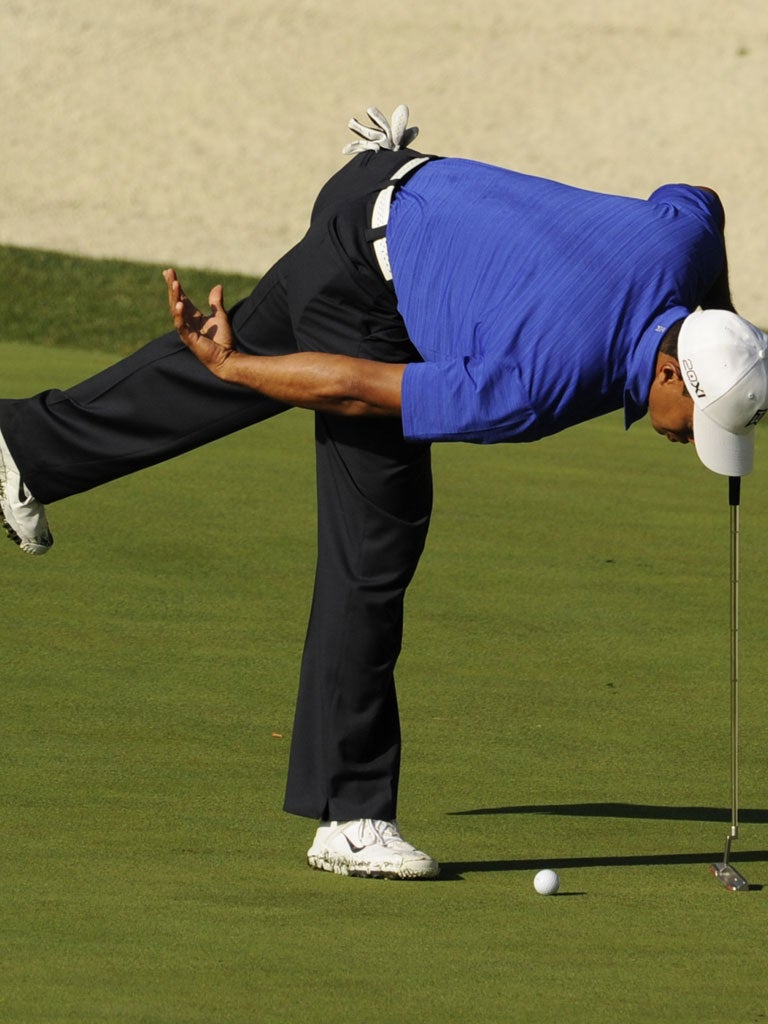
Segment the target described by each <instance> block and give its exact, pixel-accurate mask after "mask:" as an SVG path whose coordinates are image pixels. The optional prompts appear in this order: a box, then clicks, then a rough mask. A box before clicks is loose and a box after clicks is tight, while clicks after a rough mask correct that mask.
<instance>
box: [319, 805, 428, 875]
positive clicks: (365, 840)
mask: <svg viewBox="0 0 768 1024" xmlns="http://www.w3.org/2000/svg"><path fill="white" fill-rule="evenodd" d="M307 861H308V862H309V864H310V865H311V866H312V867H313V868H318V870H320V871H333V872H334V873H335V874H337V875H355V876H357V877H360V878H402V879H418V878H436V877H437V875H438V874H439V872H440V865H439V864H438V863H437V861H435V860H433V859H432V858H431V857H430V856H429V855H428V854H426V853H422V851H421V850H417V849H416V847H414V846H411V844H410V843H407V842H406V841H405V840H404V839H403V837H402V836H401V835H400V833H399V831H398V828H397V822H396V821H378V820H376V819H374V818H359V819H357V820H355V821H326V822H323V823H322V824H321V825H320V827H319V828H318V830H317V833H316V835H315V841H314V842H313V843H312V846H311V847H310V849H309V851H308V853H307Z"/></svg>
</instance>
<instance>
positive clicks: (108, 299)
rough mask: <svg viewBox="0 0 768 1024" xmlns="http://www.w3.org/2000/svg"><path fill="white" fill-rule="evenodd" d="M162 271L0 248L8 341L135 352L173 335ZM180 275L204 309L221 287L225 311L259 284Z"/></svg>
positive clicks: (192, 271) (205, 273) (206, 274)
mask: <svg viewBox="0 0 768 1024" xmlns="http://www.w3.org/2000/svg"><path fill="white" fill-rule="evenodd" d="M162 269H163V268H162V267H160V266H154V265H152V264H148V263H129V262H127V261H125V260H95V259H89V258H87V257H84V256H70V255H67V254H64V253H56V252H43V251H40V250H37V249H18V248H15V247H13V246H0V302H2V308H3V338H5V339H14V338H17V339H20V340H23V341H25V342H35V343H37V344H42V345H46V346H51V347H57V348H58V347H60V346H64V347H67V348H81V349H98V350H101V351H104V352H110V353H117V354H123V353H125V352H128V351H131V350H132V349H134V348H136V347H137V346H138V345H139V344H141V343H143V342H144V341H146V340H147V339H149V338H154V337H157V336H158V335H160V334H164V333H165V332H166V331H168V330H169V329H170V321H169V317H168V300H167V298H166V290H165V282H164V281H163V279H162V276H161V271H162ZM177 269H178V270H179V275H180V277H181V280H182V282H183V284H184V288H185V289H186V291H187V292H188V293H189V295H191V296H193V298H194V299H195V301H196V302H197V303H198V305H200V306H203V305H204V303H205V302H206V300H207V298H208V292H209V291H210V289H211V286H212V285H214V284H217V283H219V282H221V283H223V284H224V295H225V299H226V301H227V304H228V305H229V304H231V303H233V302H234V301H236V300H237V299H239V298H242V297H243V296H244V295H247V294H248V293H249V292H250V291H251V289H252V288H253V285H254V281H253V279H252V278H248V277H244V276H242V275H240V274H231V273H228V274H221V273H219V272H218V271H209V270H200V269H196V268H177Z"/></svg>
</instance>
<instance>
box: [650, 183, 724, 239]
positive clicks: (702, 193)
mask: <svg viewBox="0 0 768 1024" xmlns="http://www.w3.org/2000/svg"><path fill="white" fill-rule="evenodd" d="M648 202H650V203H658V204H660V205H668V206H671V207H673V208H674V209H676V210H683V211H685V212H686V213H693V214H695V215H697V216H699V217H703V218H705V219H706V220H707V221H709V222H710V223H711V224H713V225H714V227H716V228H717V230H718V231H722V230H723V228H724V227H725V210H724V209H723V204H722V203H721V202H720V197H719V196H718V195H717V193H716V192H713V191H711V190H710V189H708V188H703V187H701V186H698V185H696V186H694V185H662V186H661V188H657V189H656V191H655V192H653V193H651V195H650V196H649V198H648Z"/></svg>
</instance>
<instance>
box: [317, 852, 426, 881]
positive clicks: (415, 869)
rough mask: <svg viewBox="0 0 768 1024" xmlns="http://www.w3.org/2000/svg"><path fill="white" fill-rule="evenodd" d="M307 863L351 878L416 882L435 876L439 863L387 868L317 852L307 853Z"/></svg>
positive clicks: (320, 869)
mask: <svg viewBox="0 0 768 1024" xmlns="http://www.w3.org/2000/svg"><path fill="white" fill-rule="evenodd" d="M307 863H308V864H309V866H310V867H311V868H315V870H317V871H329V872H331V873H333V874H334V875H348V876H349V877H351V878H387V879H391V880H393V881H401V882H417V881H421V880H422V879H429V878H437V876H438V875H439V874H440V865H439V864H435V863H434V862H432V863H429V864H427V863H423V862H422V863H421V866H419V862H416V863H415V864H414V865H413V866H411V867H409V866H408V865H407V864H405V865H400V866H395V865H394V864H393V865H392V867H391V868H388V867H387V866H386V865H381V864H379V865H376V866H374V865H372V864H365V863H359V862H358V863H350V862H348V861H345V860H342V859H340V858H338V857H333V858H330V857H322V856H320V855H318V854H308V855H307Z"/></svg>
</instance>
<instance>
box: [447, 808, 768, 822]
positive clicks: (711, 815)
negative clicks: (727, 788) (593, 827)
mask: <svg viewBox="0 0 768 1024" xmlns="http://www.w3.org/2000/svg"><path fill="white" fill-rule="evenodd" d="M449 814H452V815H463V814H553V815H562V816H564V817H570V816H573V817H584V818H658V819H660V820H664V821H730V820H731V810H730V808H727V807H668V806H656V805H654V804H622V803H599V804H521V805H520V806H511V807H478V808H475V809H474V810H469V811H449ZM739 821H741V822H742V823H743V824H751V825H766V824H768V810H749V809H740V810H739Z"/></svg>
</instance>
